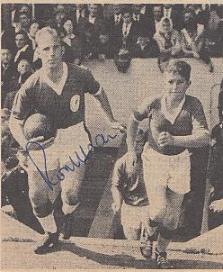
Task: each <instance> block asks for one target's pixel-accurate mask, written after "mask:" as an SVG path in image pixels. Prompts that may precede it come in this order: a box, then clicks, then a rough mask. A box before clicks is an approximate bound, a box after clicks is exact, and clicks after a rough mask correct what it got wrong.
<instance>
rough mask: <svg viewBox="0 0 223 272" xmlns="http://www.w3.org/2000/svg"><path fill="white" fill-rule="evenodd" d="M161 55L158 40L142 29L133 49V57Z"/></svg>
mask: <svg viewBox="0 0 223 272" xmlns="http://www.w3.org/2000/svg"><path fill="white" fill-rule="evenodd" d="M158 55H159V47H158V44H157V42H156V41H155V40H154V39H153V38H152V37H151V36H148V35H147V33H144V32H143V31H141V33H140V36H139V37H138V39H137V42H136V44H135V46H134V47H133V50H132V56H133V58H155V57H158Z"/></svg>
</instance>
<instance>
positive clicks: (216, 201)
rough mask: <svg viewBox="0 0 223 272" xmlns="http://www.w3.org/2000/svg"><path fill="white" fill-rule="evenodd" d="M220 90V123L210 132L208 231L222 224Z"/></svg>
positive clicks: (222, 115)
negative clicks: (210, 191) (210, 186)
mask: <svg viewBox="0 0 223 272" xmlns="http://www.w3.org/2000/svg"><path fill="white" fill-rule="evenodd" d="M222 83H223V81H222ZM221 89H222V91H221V92H220V94H219V106H218V108H219V119H220V122H219V124H217V125H216V126H215V127H214V128H213V130H212V135H211V136H212V137H211V138H212V142H211V145H212V148H211V154H210V156H211V158H210V162H209V168H208V178H209V181H210V183H211V184H212V186H213V191H212V193H211V198H210V203H211V204H210V206H209V208H210V213H209V220H208V223H209V229H213V228H215V227H217V226H219V225H221V224H223V179H222V178H223V167H222V166H223V84H222V88H221Z"/></svg>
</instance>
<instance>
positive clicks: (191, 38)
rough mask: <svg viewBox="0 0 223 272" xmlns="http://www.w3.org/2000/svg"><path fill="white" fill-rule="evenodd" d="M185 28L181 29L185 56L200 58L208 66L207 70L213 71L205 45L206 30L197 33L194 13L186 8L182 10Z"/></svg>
mask: <svg viewBox="0 0 223 272" xmlns="http://www.w3.org/2000/svg"><path fill="white" fill-rule="evenodd" d="M184 25H185V28H184V29H182V30H181V45H182V51H183V53H184V55H185V57H193V58H196V59H201V60H202V61H203V62H204V63H206V64H207V65H208V67H209V71H210V72H213V70H214V66H213V64H212V61H211V58H210V53H209V51H208V49H207V47H206V44H207V43H206V40H207V38H206V32H205V31H203V32H202V33H198V29H197V22H196V17H195V13H194V12H193V11H192V10H189V9H186V10H185V12H184Z"/></svg>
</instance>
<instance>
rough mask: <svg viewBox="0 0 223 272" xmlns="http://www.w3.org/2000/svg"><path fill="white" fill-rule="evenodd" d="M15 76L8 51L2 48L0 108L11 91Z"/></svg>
mask: <svg viewBox="0 0 223 272" xmlns="http://www.w3.org/2000/svg"><path fill="white" fill-rule="evenodd" d="M15 76H16V66H15V65H14V63H13V60H12V53H11V51H10V49H8V48H6V47H4V45H3V44H2V49H1V107H3V105H4V101H5V98H6V95H7V93H8V92H10V91H11V89H12V81H13V79H14V78H15Z"/></svg>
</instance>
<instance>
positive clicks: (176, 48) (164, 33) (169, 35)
mask: <svg viewBox="0 0 223 272" xmlns="http://www.w3.org/2000/svg"><path fill="white" fill-rule="evenodd" d="M154 39H155V40H156V42H157V44H158V46H159V50H160V55H159V58H158V65H159V68H160V70H161V72H163V71H164V69H165V65H166V64H167V63H168V61H169V60H170V58H172V57H178V56H179V55H180V53H181V43H180V36H179V33H178V32H177V31H176V30H174V29H173V24H172V21H171V19H169V18H167V17H163V18H162V19H161V21H160V29H159V31H158V32H156V34H155V35H154Z"/></svg>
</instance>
